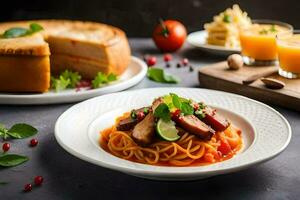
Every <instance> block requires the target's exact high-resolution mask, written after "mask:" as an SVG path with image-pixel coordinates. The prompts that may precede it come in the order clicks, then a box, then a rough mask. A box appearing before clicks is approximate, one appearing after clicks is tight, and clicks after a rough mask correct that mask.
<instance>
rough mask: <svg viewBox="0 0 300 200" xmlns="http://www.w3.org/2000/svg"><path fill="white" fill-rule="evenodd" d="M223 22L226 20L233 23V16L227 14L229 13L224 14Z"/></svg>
mask: <svg viewBox="0 0 300 200" xmlns="http://www.w3.org/2000/svg"><path fill="white" fill-rule="evenodd" d="M223 22H225V23H231V22H232V18H231V16H230V15H227V14H224V17H223Z"/></svg>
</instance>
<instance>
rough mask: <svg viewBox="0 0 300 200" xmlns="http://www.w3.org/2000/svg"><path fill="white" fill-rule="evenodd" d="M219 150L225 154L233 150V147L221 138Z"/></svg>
mask: <svg viewBox="0 0 300 200" xmlns="http://www.w3.org/2000/svg"><path fill="white" fill-rule="evenodd" d="M218 151H220V152H221V153H222V154H223V155H227V154H229V153H230V152H231V147H230V145H229V143H228V142H227V140H221V145H220V146H219V147H218Z"/></svg>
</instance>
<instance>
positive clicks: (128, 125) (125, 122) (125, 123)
mask: <svg viewBox="0 0 300 200" xmlns="http://www.w3.org/2000/svg"><path fill="white" fill-rule="evenodd" d="M145 108H148V109H149V107H142V108H139V109H137V110H135V112H136V113H138V112H144V109H145ZM147 114H148V113H146V114H145V115H147ZM138 122H139V119H138V118H135V119H133V118H131V116H129V117H127V118H125V119H122V120H120V122H119V123H118V125H117V130H119V131H130V130H132V129H133V128H134V126H135V125H136V124H137V123H138Z"/></svg>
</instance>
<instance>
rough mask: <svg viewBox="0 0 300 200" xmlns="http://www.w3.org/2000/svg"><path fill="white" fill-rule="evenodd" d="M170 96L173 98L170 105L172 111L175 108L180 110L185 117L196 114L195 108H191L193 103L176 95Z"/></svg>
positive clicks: (171, 94)
mask: <svg viewBox="0 0 300 200" xmlns="http://www.w3.org/2000/svg"><path fill="white" fill-rule="evenodd" d="M170 96H171V98H172V103H169V104H168V106H169V108H170V109H172V108H173V107H175V108H178V109H179V110H180V111H181V113H182V114H184V115H192V114H193V113H194V108H193V106H191V102H190V101H189V100H188V99H185V98H182V97H179V96H178V95H177V94H174V93H170Z"/></svg>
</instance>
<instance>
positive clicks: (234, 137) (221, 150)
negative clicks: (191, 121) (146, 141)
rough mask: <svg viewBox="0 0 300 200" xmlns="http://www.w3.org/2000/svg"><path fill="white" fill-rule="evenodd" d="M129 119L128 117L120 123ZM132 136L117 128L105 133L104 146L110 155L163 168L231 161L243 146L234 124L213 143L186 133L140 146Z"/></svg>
mask: <svg viewBox="0 0 300 200" xmlns="http://www.w3.org/2000/svg"><path fill="white" fill-rule="evenodd" d="M127 116H128V114H127V115H126V114H125V115H124V116H123V117H121V118H119V119H117V122H118V121H119V120H120V119H122V118H124V117H127ZM117 122H116V124H117ZM131 134H132V132H131V131H119V130H117V128H116V125H114V126H113V127H111V128H108V129H106V130H104V131H102V132H101V140H100V145H101V147H102V148H103V149H105V150H106V151H107V152H109V153H111V154H113V155H115V156H117V157H119V158H123V159H126V160H130V161H134V162H139V163H144V164H150V165H161V166H198V165H207V164H211V163H215V162H220V161H224V160H227V159H229V158H231V157H232V156H233V155H235V154H236V152H237V151H239V150H240V149H241V147H242V143H243V142H242V136H241V131H240V130H239V129H237V128H236V127H234V126H233V125H230V126H229V127H228V128H227V129H226V130H225V131H222V132H216V134H214V136H213V137H212V138H211V139H210V140H209V141H204V140H201V139H200V138H198V137H197V136H195V135H193V134H190V133H188V132H184V133H183V134H182V135H181V137H180V139H179V140H177V141H175V142H169V141H163V140H161V139H157V141H155V142H153V143H152V144H151V145H148V146H140V145H139V144H137V143H136V142H135V141H134V140H133V139H132V137H131ZM226 148H227V149H226Z"/></svg>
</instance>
